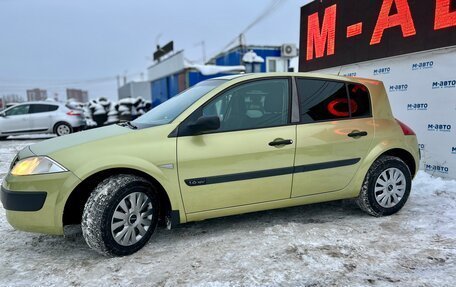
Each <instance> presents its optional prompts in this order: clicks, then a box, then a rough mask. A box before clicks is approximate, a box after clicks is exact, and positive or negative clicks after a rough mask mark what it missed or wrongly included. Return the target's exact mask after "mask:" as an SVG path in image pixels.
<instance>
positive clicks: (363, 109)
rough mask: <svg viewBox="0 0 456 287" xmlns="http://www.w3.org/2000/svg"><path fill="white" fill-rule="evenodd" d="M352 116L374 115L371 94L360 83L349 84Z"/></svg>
mask: <svg viewBox="0 0 456 287" xmlns="http://www.w3.org/2000/svg"><path fill="white" fill-rule="evenodd" d="M348 92H349V94H350V102H351V105H352V107H351V113H352V118H361V117H370V116H372V111H371V106H370V94H369V91H368V90H367V88H366V87H365V86H363V85H360V84H349V85H348Z"/></svg>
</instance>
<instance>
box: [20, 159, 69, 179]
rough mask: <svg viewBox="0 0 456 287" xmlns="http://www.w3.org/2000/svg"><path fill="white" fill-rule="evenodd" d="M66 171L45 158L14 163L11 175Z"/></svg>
mask: <svg viewBox="0 0 456 287" xmlns="http://www.w3.org/2000/svg"><path fill="white" fill-rule="evenodd" d="M64 171H68V170H67V169H66V168H64V167H63V166H61V165H60V164H58V163H56V162H55V161H53V160H52V159H50V158H48V157H45V156H35V157H29V158H25V159H23V160H20V161H18V162H16V164H15V165H14V166H13V168H12V169H11V174H12V175H33V174H46V173H56V172H64Z"/></svg>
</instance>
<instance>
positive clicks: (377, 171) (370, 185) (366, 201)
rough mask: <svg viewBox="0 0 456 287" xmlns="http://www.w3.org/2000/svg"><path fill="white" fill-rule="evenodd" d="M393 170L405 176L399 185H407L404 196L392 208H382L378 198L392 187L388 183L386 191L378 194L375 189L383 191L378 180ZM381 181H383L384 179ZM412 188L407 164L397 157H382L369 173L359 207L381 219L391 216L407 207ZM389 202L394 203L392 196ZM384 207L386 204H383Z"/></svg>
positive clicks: (358, 201)
mask: <svg viewBox="0 0 456 287" xmlns="http://www.w3.org/2000/svg"><path fill="white" fill-rule="evenodd" d="M391 169H397V170H399V171H400V172H401V173H402V174H403V176H404V179H403V180H401V181H399V182H398V183H399V184H400V185H402V184H405V188H403V196H402V197H400V199H399V200H397V201H396V204H395V205H394V206H391V207H386V206H382V205H381V204H380V203H379V201H378V200H377V199H376V196H379V195H382V194H383V192H386V189H389V188H390V185H389V184H388V183H387V184H385V185H384V186H388V187H387V188H386V189H385V191H377V193H376V192H375V188H376V186H377V187H378V188H379V189H381V185H380V184H379V183H378V182H377V180H378V179H379V177H380V175H382V173H383V172H386V171H387V170H391ZM381 180H383V177H382V178H381ZM402 181H404V182H402ZM411 187H412V176H411V173H410V170H409V168H408V166H407V164H405V163H404V161H402V160H401V159H400V158H397V157H393V156H382V157H380V158H379V159H377V160H376V161H375V162H374V163H373V164H372V166H371V167H370V169H369V171H368V172H367V174H366V177H365V179H364V182H363V185H362V187H361V192H360V194H359V196H358V198H357V200H356V201H357V204H358V206H359V207H360V208H361V209H362V210H363V211H365V212H367V213H368V214H370V215H372V216H376V217H380V216H387V215H391V214H394V213H396V212H398V211H399V210H401V208H402V207H403V206H404V205H405V203H406V202H407V199H408V197H409V195H410V189H411ZM386 197H390V195H387V196H385V198H386ZM389 200H390V202H391V204H392V202H393V201H394V200H393V197H392V196H391V197H390V199H389ZM381 201H382V200H380V202H381ZM383 205H385V204H384V203H383Z"/></svg>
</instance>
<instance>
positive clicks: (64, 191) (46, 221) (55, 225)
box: [1, 172, 81, 235]
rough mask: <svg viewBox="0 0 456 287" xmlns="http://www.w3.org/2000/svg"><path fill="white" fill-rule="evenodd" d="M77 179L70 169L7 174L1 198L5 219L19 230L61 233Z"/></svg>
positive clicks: (77, 182) (78, 181)
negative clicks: (24, 174) (66, 204)
mask: <svg viewBox="0 0 456 287" xmlns="http://www.w3.org/2000/svg"><path fill="white" fill-rule="evenodd" d="M80 182H81V181H80V179H79V178H78V177H76V176H75V175H74V174H73V173H72V172H62V173H54V174H46V175H30V176H13V175H11V174H9V175H7V176H6V178H5V179H4V181H3V183H2V186H1V200H2V204H3V207H4V208H5V209H6V218H7V219H8V222H9V223H10V224H11V226H13V227H14V228H15V229H18V230H23V231H29V232H38V233H46V234H56V235H62V234H63V211H64V209H65V203H66V201H67V199H68V197H69V196H70V194H71V192H72V191H73V190H74V188H76V186H77V185H78V184H79V183H80Z"/></svg>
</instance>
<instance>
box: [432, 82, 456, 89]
mask: <svg viewBox="0 0 456 287" xmlns="http://www.w3.org/2000/svg"><path fill="white" fill-rule="evenodd" d="M432 88H433V89H451V88H456V80H448V81H438V82H433V83H432Z"/></svg>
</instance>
